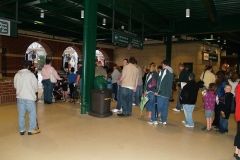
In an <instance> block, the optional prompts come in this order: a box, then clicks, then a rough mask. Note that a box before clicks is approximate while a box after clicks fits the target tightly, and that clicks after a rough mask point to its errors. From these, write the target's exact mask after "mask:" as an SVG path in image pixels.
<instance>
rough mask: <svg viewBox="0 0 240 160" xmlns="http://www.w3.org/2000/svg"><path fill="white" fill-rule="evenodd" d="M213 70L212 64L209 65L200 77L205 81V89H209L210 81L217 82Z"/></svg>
mask: <svg viewBox="0 0 240 160" xmlns="http://www.w3.org/2000/svg"><path fill="white" fill-rule="evenodd" d="M212 72H213V69H212V66H207V68H206V70H205V71H204V72H202V74H201V76H200V79H201V80H202V81H203V82H204V84H203V85H204V87H203V90H205V89H207V88H208V86H209V84H210V83H215V80H216V77H215V75H214V74H213V73H212Z"/></svg>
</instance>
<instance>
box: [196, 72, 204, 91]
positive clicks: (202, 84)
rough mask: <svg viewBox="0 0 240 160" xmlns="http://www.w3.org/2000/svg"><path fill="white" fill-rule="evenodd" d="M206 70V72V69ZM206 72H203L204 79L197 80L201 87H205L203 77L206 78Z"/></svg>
mask: <svg viewBox="0 0 240 160" xmlns="http://www.w3.org/2000/svg"><path fill="white" fill-rule="evenodd" d="M205 72H206V71H205ZM205 72H204V74H203V77H202V79H200V80H199V81H198V82H197V84H198V86H199V88H203V87H204V82H203V79H204V75H205Z"/></svg>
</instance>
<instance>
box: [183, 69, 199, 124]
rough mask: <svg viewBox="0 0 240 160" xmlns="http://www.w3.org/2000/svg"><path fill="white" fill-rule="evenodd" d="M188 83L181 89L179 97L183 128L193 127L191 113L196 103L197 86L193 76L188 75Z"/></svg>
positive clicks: (192, 74) (191, 74)
mask: <svg viewBox="0 0 240 160" xmlns="http://www.w3.org/2000/svg"><path fill="white" fill-rule="evenodd" d="M188 79H189V81H188V82H187V84H186V85H185V86H184V87H183V89H182V92H181V95H180V97H179V99H180V103H181V104H182V105H183V110H184V115H185V120H183V121H182V123H183V124H185V127H190V128H192V127H194V123H193V120H192V113H193V110H194V107H195V104H196V101H197V96H198V90H199V87H198V84H197V83H196V81H195V74H194V73H190V74H189V75H188Z"/></svg>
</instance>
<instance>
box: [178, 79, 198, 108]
mask: <svg viewBox="0 0 240 160" xmlns="http://www.w3.org/2000/svg"><path fill="white" fill-rule="evenodd" d="M198 90H199V87H198V84H197V83H196V81H195V80H190V81H188V82H187V84H186V85H185V86H184V87H183V89H182V92H181V94H180V97H181V98H179V100H180V103H181V104H195V103H196V101H197V96H198Z"/></svg>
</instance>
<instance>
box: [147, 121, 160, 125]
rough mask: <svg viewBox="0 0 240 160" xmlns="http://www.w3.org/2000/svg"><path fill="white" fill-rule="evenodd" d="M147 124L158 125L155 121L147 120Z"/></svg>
mask: <svg viewBox="0 0 240 160" xmlns="http://www.w3.org/2000/svg"><path fill="white" fill-rule="evenodd" d="M148 124H153V125H158V122H157V121H148Z"/></svg>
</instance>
